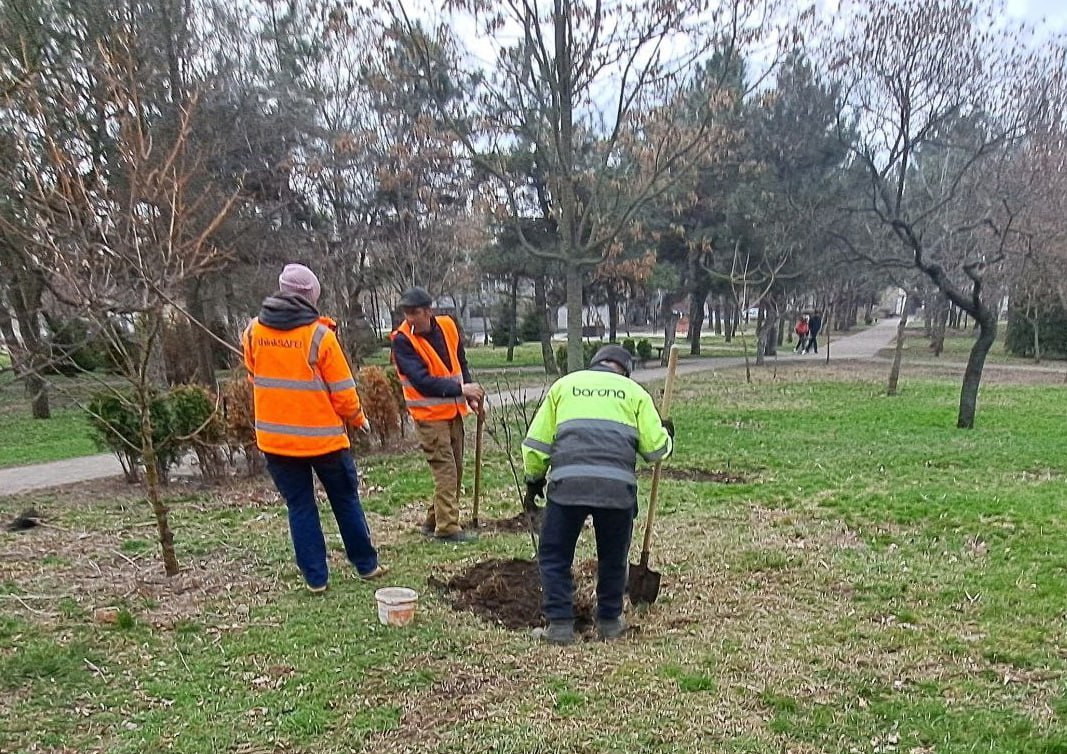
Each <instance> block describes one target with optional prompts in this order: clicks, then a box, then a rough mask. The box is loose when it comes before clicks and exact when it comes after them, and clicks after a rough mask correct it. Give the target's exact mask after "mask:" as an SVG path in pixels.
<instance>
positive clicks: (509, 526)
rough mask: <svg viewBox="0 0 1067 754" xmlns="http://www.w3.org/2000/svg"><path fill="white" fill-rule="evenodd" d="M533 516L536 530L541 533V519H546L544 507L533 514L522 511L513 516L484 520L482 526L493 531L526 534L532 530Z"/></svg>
mask: <svg viewBox="0 0 1067 754" xmlns="http://www.w3.org/2000/svg"><path fill="white" fill-rule="evenodd" d="M531 516H532V518H533V529H534V532H536V533H538V534H540V533H541V521H542V520H543V519H544V509H543V508H538V509H537V511H536V512H535V513H533V514H527V513H520V514H519V515H517V516H512V517H511V518H497V519H490V520H489V521H483V522H482V526H484V527H485V528H486V529H489V530H491V531H499V532H507V533H509V534H515V533H519V534H525V533H527V532H529V531H530V523H531V522H530V518H531Z"/></svg>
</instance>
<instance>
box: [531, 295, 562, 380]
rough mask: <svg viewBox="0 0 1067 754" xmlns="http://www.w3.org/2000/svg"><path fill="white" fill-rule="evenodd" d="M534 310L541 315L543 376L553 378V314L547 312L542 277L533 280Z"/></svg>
mask: <svg viewBox="0 0 1067 754" xmlns="http://www.w3.org/2000/svg"><path fill="white" fill-rule="evenodd" d="M534 309H535V310H536V311H537V312H538V313H540V315H541V327H540V333H541V358H542V359H543V360H544V363H545V374H547V375H549V376H552V377H554V376H556V375H558V374H559V369H558V368H557V367H556V354H554V353H553V352H552V333H554V332H555V331H556V323H555V321H554V320H555V317H554V316H553V312H550V311H549V310H548V293H547V292H546V290H545V279H544V278H543V277H539V278H536V279H535V280H534Z"/></svg>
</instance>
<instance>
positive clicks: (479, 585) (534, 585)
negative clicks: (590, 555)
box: [428, 558, 597, 633]
mask: <svg viewBox="0 0 1067 754" xmlns="http://www.w3.org/2000/svg"><path fill="white" fill-rule="evenodd" d="M596 568H597V564H596V561H595V560H590V561H586V562H584V563H581V564H579V565H578V566H576V567H575V569H574V617H575V620H574V626H575V629H576V630H577V631H578V632H579V633H583V632H588V631H590V630H592V627H593V623H594V613H593V610H594V605H595V604H596V591H595V583H596ZM428 583H429V584H430V586H431V587H435V588H437V589H440V590H441V591H442V592H444V593H445V594H446V595H447V596H448V598H449V599H450V600H451V604H452V608H453V609H454V610H461V611H469V612H472V613H474V614H475V615H477V616H478V617H480V618H482V619H483V620H486V621H489V622H490V623H495V624H497V625H501V626H504V627H505V628H510V629H514V630H519V629H524V628H536V627H537V626H543V625H544V620H543V618H542V617H541V576H540V574H539V573H538V570H537V561H535V560H519V559H517V558H513V559H511V560H483V561H482V562H480V563H475V564H474V565H473V566H471V567H470V568H468V569H467V570H465V571H462V572H460V573H458V574H456V575H455V576H452V577H451V578H449V579H448V580H441V579H435V578H431V579H429V580H428Z"/></svg>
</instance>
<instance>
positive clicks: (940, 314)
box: [930, 296, 951, 356]
mask: <svg viewBox="0 0 1067 754" xmlns="http://www.w3.org/2000/svg"><path fill="white" fill-rule="evenodd" d="M950 308H951V305H950V303H949V301H948V299H946V298H945V297H944V296H938V297H937V306H936V310H935V312H934V315H933V326H934V329H933V333H932V337H931V338H930V350H931V351H932V352H933V354H934V356H940V355H941V354H943V353H944V352H945V329H946V328H947V327H948V318H949V314H951V312H950V311H949V309H950Z"/></svg>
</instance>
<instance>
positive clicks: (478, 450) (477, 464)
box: [471, 407, 485, 527]
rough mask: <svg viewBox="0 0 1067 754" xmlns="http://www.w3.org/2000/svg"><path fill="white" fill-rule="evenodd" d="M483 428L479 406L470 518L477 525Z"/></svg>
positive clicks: (482, 414) (482, 417) (480, 487)
mask: <svg viewBox="0 0 1067 754" xmlns="http://www.w3.org/2000/svg"><path fill="white" fill-rule="evenodd" d="M484 429H485V411H484V410H483V409H481V407H479V411H478V429H477V430H476V431H475V436H474V511H473V515H472V516H471V518H472V519H473V520H474V526H475V527H477V526H478V503H479V502H480V501H481V499H482V434H483V430H484Z"/></svg>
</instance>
